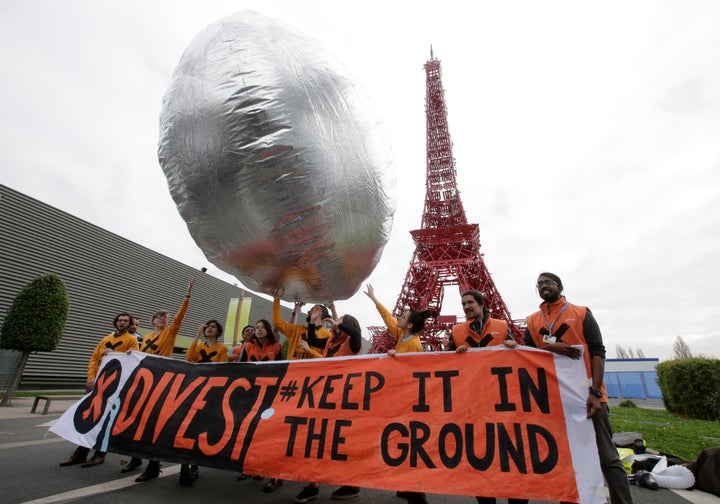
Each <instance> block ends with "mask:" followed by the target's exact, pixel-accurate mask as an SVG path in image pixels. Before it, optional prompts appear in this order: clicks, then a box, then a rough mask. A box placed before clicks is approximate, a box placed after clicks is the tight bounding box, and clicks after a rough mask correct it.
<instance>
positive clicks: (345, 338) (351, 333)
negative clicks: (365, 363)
mask: <svg viewBox="0 0 720 504" xmlns="http://www.w3.org/2000/svg"><path fill="white" fill-rule="evenodd" d="M323 324H327V326H328V328H329V329H330V333H331V334H332V335H331V336H330V337H329V338H328V341H327V343H326V344H325V348H324V349H323V353H322V354H321V353H319V352H317V351H315V350H313V349H312V348H310V346H309V345H308V343H307V342H306V341H300V342H299V343H298V346H307V348H306V349H305V351H306V352H309V353H310V354H311V355H312V356H313V357H342V356H345V355H358V354H359V353H360V350H362V329H361V328H360V322H358V319H356V318H355V317H353V316H352V315H348V314H345V315H343V316H342V317H340V318H337V319H334V318H332V317H328V318H326V319H323Z"/></svg>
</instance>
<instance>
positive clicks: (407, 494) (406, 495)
mask: <svg viewBox="0 0 720 504" xmlns="http://www.w3.org/2000/svg"><path fill="white" fill-rule="evenodd" d="M411 495H412V492H403V491H402V490H398V491H397V492H395V497H399V498H401V499H409V498H410V496H411Z"/></svg>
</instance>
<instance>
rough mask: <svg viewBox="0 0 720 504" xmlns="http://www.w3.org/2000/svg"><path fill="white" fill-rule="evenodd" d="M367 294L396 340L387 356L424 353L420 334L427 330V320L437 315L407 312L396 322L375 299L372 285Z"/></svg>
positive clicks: (425, 312) (368, 286) (426, 312)
mask: <svg viewBox="0 0 720 504" xmlns="http://www.w3.org/2000/svg"><path fill="white" fill-rule="evenodd" d="M365 294H366V295H367V296H368V297H369V298H370V299H372V301H373V303H375V308H377V311H378V312H379V313H380V316H381V317H382V319H383V321H384V322H385V325H386V326H387V328H388V332H389V333H390V334H391V335H392V337H393V338H395V342H396V343H395V348H394V349H391V350H388V353H387V354H388V355H395V354H399V353H408V352H422V351H423V347H422V342H421V341H420V333H421V332H422V331H423V329H425V319H427V318H429V317H434V316H437V314H436V313H434V312H432V311H430V310H423V311H418V310H406V311H405V312H404V313H403V314H402V316H401V317H400V318H399V319H398V320H395V319H394V318H393V316H392V314H391V313H390V312H389V311H388V310H387V308H385V307H384V306H383V305H382V303H380V301H378V299H377V298H376V297H375V290H374V289H373V286H372V285H370V284H367V292H366V293H365Z"/></svg>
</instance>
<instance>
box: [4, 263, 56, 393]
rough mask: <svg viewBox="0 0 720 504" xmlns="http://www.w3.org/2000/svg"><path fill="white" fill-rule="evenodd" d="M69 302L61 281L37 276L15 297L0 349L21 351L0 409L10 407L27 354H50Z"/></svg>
mask: <svg viewBox="0 0 720 504" xmlns="http://www.w3.org/2000/svg"><path fill="white" fill-rule="evenodd" d="M69 309H70V301H69V299H68V293H67V289H66V288H65V283H64V282H63V281H62V279H61V278H60V277H59V276H58V275H56V274H54V273H50V274H48V275H44V276H40V277H38V278H36V279H35V280H33V281H32V282H30V283H29V284H27V285H26V286H25V287H23V289H22V290H21V291H20V292H19V293H18V295H17V296H15V299H14V300H13V302H12V305H10V309H9V310H8V311H7V314H6V315H5V320H4V321H3V325H2V328H0V348H5V349H7V350H16V351H18V352H22V358H21V359H19V360H18V361H17V365H16V366H15V369H13V370H12V371H11V373H10V384H9V385H8V388H7V390H6V391H5V395H4V396H3V399H2V402H0V406H9V405H10V402H11V400H12V396H13V394H14V393H15V390H16V389H17V387H18V385H19V384H20V378H21V377H22V373H23V370H24V369H25V364H26V363H27V360H28V357H29V356H30V352H52V351H53V350H55V348H57V346H58V344H59V343H60V338H62V333H63V331H64V330H65V323H66V322H67V317H68V311H69Z"/></svg>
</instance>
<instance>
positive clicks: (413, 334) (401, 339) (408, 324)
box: [365, 284, 437, 504]
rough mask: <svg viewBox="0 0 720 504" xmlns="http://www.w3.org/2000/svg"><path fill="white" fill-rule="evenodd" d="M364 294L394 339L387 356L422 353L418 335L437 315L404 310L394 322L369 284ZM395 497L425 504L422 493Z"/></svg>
mask: <svg viewBox="0 0 720 504" xmlns="http://www.w3.org/2000/svg"><path fill="white" fill-rule="evenodd" d="M365 294H366V295H367V296H368V297H369V298H370V299H372V301H373V303H375V308H377V311H378V312H379V313H380V316H381V317H382V319H383V321H384V322H385V325H386V326H387V328H388V332H389V333H390V334H391V335H392V337H393V338H395V342H396V343H395V348H394V349H390V350H388V352H387V354H388V355H393V356H394V355H396V354H399V353H408V352H422V351H423V347H422V342H421V341H420V333H421V332H422V330H423V329H425V319H427V318H429V317H436V316H437V314H436V313H435V312H432V311H430V310H423V311H418V310H406V311H405V312H404V313H403V314H402V316H401V317H400V318H399V319H398V320H395V319H394V318H393V316H392V314H391V313H390V312H389V311H388V310H387V309H386V308H385V307H384V306H383V305H382V303H380V301H378V299H377V298H376V297H375V290H374V289H373V286H372V285H371V284H367V292H365ZM396 495H397V496H398V497H400V498H403V499H407V501H408V504H427V497H426V495H425V493H424V492H407V491H398V492H397V493H396Z"/></svg>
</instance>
